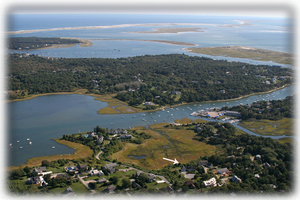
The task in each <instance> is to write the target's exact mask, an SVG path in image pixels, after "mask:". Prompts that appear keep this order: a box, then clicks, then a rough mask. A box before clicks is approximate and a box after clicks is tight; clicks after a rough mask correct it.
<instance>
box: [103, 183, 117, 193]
mask: <svg viewBox="0 0 300 200" xmlns="http://www.w3.org/2000/svg"><path fill="white" fill-rule="evenodd" d="M115 189H116V186H114V185H109V186H107V188H106V189H105V190H104V192H106V193H112V192H114V190H115Z"/></svg>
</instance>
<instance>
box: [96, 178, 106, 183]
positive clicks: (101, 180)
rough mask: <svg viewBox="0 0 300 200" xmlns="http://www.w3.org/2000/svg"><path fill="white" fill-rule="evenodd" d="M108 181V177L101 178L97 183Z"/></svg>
mask: <svg viewBox="0 0 300 200" xmlns="http://www.w3.org/2000/svg"><path fill="white" fill-rule="evenodd" d="M106 182H107V180H106V178H101V179H99V180H98V181H97V183H106Z"/></svg>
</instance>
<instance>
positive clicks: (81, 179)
mask: <svg viewBox="0 0 300 200" xmlns="http://www.w3.org/2000/svg"><path fill="white" fill-rule="evenodd" d="M78 178H79V180H80V181H81V182H82V184H83V185H85V187H87V188H88V189H89V190H90V191H91V192H92V193H93V194H95V193H96V191H95V190H93V189H91V188H90V187H89V185H88V183H89V182H90V181H85V180H83V178H82V177H80V175H79V174H78Z"/></svg>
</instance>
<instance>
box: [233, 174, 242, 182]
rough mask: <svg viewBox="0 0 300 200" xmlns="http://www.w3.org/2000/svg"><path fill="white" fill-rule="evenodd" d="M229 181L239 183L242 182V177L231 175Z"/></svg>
mask: <svg viewBox="0 0 300 200" xmlns="http://www.w3.org/2000/svg"><path fill="white" fill-rule="evenodd" d="M231 181H232V182H237V183H240V182H242V179H240V178H239V177H237V176H236V175H233V176H232V177H231Z"/></svg>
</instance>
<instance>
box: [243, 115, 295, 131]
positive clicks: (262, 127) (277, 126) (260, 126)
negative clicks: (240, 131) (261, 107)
mask: <svg viewBox="0 0 300 200" xmlns="http://www.w3.org/2000/svg"><path fill="white" fill-rule="evenodd" d="M239 125H240V126H242V127H244V128H246V129H248V130H250V131H252V132H254V133H257V134H260V135H293V133H294V128H293V125H294V119H292V118H283V119H281V120H276V121H273V120H267V119H261V120H256V119H250V120H246V121H242V122H241V123H239Z"/></svg>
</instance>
